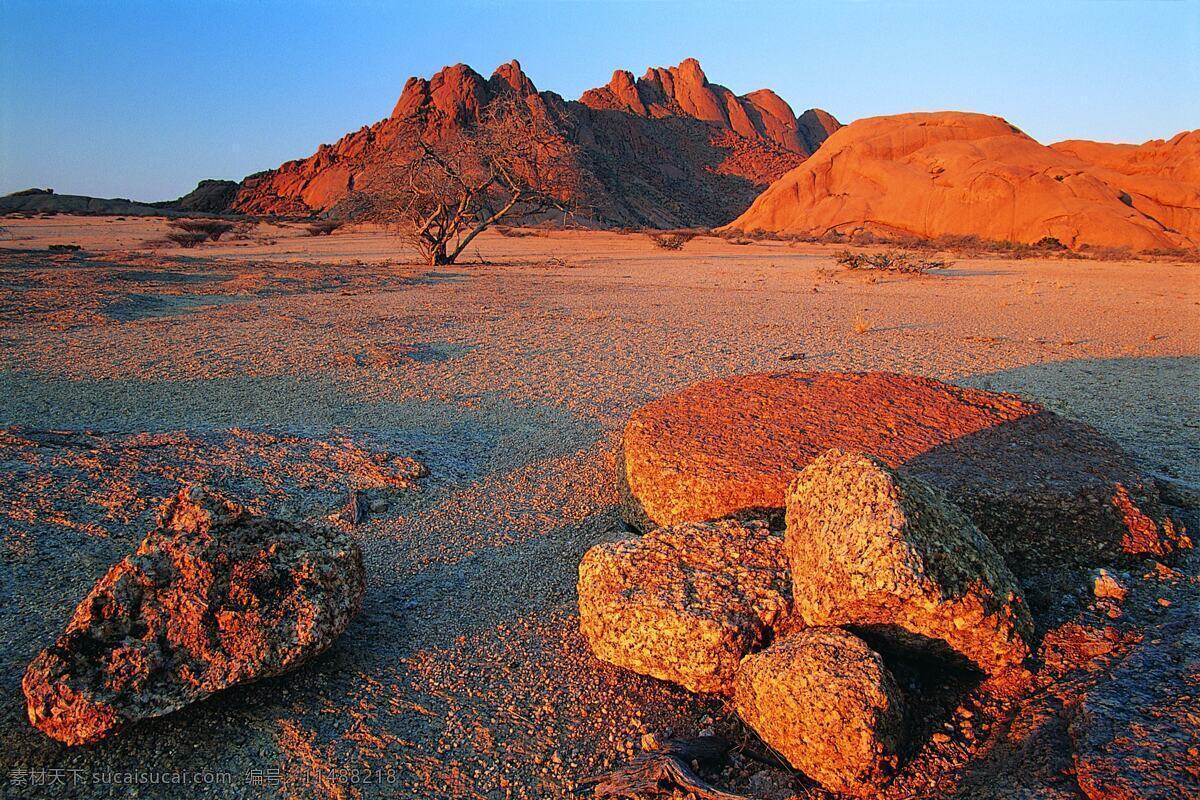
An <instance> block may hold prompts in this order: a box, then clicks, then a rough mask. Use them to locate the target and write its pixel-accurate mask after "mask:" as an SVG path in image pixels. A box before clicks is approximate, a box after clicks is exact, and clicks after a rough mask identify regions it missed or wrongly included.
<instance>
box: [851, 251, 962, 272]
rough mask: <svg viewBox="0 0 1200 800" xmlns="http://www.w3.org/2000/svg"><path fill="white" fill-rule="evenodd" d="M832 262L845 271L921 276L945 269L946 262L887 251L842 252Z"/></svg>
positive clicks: (903, 252)
mask: <svg viewBox="0 0 1200 800" xmlns="http://www.w3.org/2000/svg"><path fill="white" fill-rule="evenodd" d="M834 260H835V261H836V262H837V263H838V264H839V265H841V266H843V267H845V268H846V269H853V270H882V271H884V272H901V273H905V274H910V275H922V274H924V273H926V272H929V271H930V270H935V269H946V267H948V266H950V265H949V263H948V262H946V261H945V260H943V259H940V258H922V257H919V256H917V255H915V254H913V253H909V252H906V251H904V250H889V251H885V252H881V253H853V252H851V251H849V250H843V251H841V252H840V253H838V254H837V255H836V256H834Z"/></svg>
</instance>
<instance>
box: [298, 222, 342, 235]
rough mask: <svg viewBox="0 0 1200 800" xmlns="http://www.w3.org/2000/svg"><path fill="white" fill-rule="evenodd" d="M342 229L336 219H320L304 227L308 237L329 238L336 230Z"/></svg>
mask: <svg viewBox="0 0 1200 800" xmlns="http://www.w3.org/2000/svg"><path fill="white" fill-rule="evenodd" d="M340 227H342V222H341V221H340V220H336V219H320V220H317V221H316V222H314V223H312V224H311V225H308V226H307V227H305V229H304V230H306V231H308V235H309V236H329V235H331V234H332V233H333V232H334V231H336V230H337V229H338V228H340Z"/></svg>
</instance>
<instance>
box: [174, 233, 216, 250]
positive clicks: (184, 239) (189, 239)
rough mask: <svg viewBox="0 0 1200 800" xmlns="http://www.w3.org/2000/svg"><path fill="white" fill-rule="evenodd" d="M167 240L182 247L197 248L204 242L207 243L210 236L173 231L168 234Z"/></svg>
mask: <svg viewBox="0 0 1200 800" xmlns="http://www.w3.org/2000/svg"><path fill="white" fill-rule="evenodd" d="M166 240H167V241H168V242H170V243H172V244H176V245H179V246H180V247H195V246H196V245H198V244H200V243H202V242H207V241H208V234H207V233H201V232H199V231H171V232H169V233H168V234H167V236H166Z"/></svg>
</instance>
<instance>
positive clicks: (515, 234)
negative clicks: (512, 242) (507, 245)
mask: <svg viewBox="0 0 1200 800" xmlns="http://www.w3.org/2000/svg"><path fill="white" fill-rule="evenodd" d="M496 233H498V234H500V235H501V236H503V237H505V238H508V239H524V238H526V237H528V236H541V235H542V233H541V231H536V230H533V229H532V228H514V227H511V226H509V225H497V226H496Z"/></svg>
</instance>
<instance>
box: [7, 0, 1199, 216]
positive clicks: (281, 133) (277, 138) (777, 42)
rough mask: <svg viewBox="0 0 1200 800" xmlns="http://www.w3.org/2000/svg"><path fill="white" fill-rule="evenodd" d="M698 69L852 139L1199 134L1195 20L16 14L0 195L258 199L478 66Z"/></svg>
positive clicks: (570, 13) (1106, 7)
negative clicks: (835, 122)
mask: <svg viewBox="0 0 1200 800" xmlns="http://www.w3.org/2000/svg"><path fill="white" fill-rule="evenodd" d="M1047 6H1049V7H1047ZM687 56H695V57H697V58H699V59H700V62H701V64H702V65H703V66H704V69H705V71H706V72H707V73H708V76H709V79H710V80H712V81H713V82H716V83H722V84H724V85H726V86H728V87H730V88H731V89H733V90H734V91H736V92H738V93H744V92H747V91H751V90H753V89H758V88H761V87H764V86H768V87H771V88H773V89H775V90H776V91H777V92H778V93H779V94H780V95H782V96H783V98H784V99H785V100H787V101H788V102H789V103H791V104H792V106H793V108H795V109H796V110H797V111H798V112H799V111H801V110H803V109H805V108H809V107H812V106H819V107H822V108H825V109H827V110H829V111H831V112H833V113H834V114H835V115H836V116H837V117H838V118H840V119H841V120H843V121H850V120H853V119H856V118H858V117H864V116H874V115H877V114H892V113H898V112H903V111H913V110H934V109H961V110H971V111H984V112H988V113H993V114H999V115H1001V116H1004V117H1006V118H1008V119H1009V120H1010V121H1011V122H1013V123H1014V124H1016V125H1018V126H1019V127H1021V128H1022V129H1023V130H1025V131H1026V132H1027V133H1029V134H1030V135H1032V136H1034V137H1035V138H1037V139H1039V140H1041V141H1044V142H1052V141H1057V140H1060V139H1066V138H1090V139H1102V140H1108V141H1133V142H1140V141H1144V140H1146V139H1150V138H1157V137H1165V136H1170V135H1172V134H1174V133H1177V132H1179V131H1180V130H1186V129H1190V128H1196V127H1200V0H1180V1H1179V2H1122V1H1121V0H1107V1H1104V2H1063V3H1055V4H1049V3H1035V2H1030V3H1023V2H996V3H983V2H978V1H977V0H963V1H962V2H895V3H881V2H842V3H836V2H835V3H821V4H815V3H814V4H802V3H765V2H764V3H753V2H748V3H740V4H733V3H715V2H714V3H706V2H699V1H697V2H684V3H677V2H618V3H599V2H597V3H586V2H568V1H567V0H562V1H560V2H528V3H521V2H506V3H501V2H446V1H445V0H443V1H442V2H432V1H431V2H427V3H399V2H397V3H385V2H367V1H366V0H360V1H358V2H355V1H354V0H346V1H344V2H333V0H326V1H318V0H307V1H302V0H294V1H293V2H286V3H285V2H271V0H243V2H232V1H231V0H226V1H225V2H218V1H217V0H188V1H186V2H185V0H143V1H135V0H128V1H127V2H117V1H116V0H110V1H108V2H105V1H104V0H95V1H94V2H55V0H0V193H7V192H10V191H13V190H16V189H23V188H26V187H29V186H49V187H53V188H54V189H56V190H57V191H59V192H64V193H76V194H89V195H95V196H104V197H107V196H124V197H133V198H136V199H142V200H157V199H167V198H172V197H176V196H178V195H180V194H182V193H183V192H185V191H188V190H189V189H191V188H192V186H193V185H194V184H195V183H196V181H197V180H198V179H200V178H232V179H240V178H242V177H243V176H245V175H246V174H248V173H251V172H255V171H258V170H261V169H267V168H270V167H274V166H276V165H278V164H279V163H281V162H282V161H285V160H288V159H291V158H297V157H302V156H307V155H309V154H311V153H312V152H313V151H314V150H315V149H316V147H317V145H319V144H321V143H322V142H332V141H334V140H336V139H337V138H338V137H340V136H341V135H342V134H344V133H347V132H349V131H351V130H355V129H357V128H359V127H361V126H362V125H366V124H370V123H372V122H375V121H376V120H378V119H381V118H383V117H385V116H387V115H388V114H389V113H390V111H391V108H392V105H393V103H394V102H395V100H396V97H397V96H398V95H399V93H400V90H401V88H402V87H403V85H404V81H405V79H406V78H407V77H408V76H410V75H430V74H432V73H433V72H435V71H436V70H437V69H438V68H440V67H441V66H443V65H445V64H452V63H455V62H460V61H461V62H465V63H468V64H470V65H471V66H473V67H474V68H475V69H477V70H479V71H480V72H482V73H484V74H485V75H487V74H490V73H491V71H492V69H494V68H495V66H496V65H497V64H499V63H501V62H503V61H507V60H509V59H511V58H514V57H515V58H518V59H519V60H520V61H521V63H522V65H523V66H524V67H525V71H526V72H527V73H528V74H529V76H530V77H531V78H532V79H533V81H534V83H536V84H537V86H538V88H539V89H550V90H553V91H556V92H558V93H560V94H562V95H563V96H564V97H567V98H570V99H573V98H577V97H578V96H579V94H580V93H581V92H582V91H583V90H584V89H587V88H589V87H592V86H597V85H601V84H603V83H606V82H607V81H608V78H609V76H610V75H611V73H612V71H613V70H614V69H616V68H623V69H629V70H631V71H633V72H634V73H635V74H637V75H640V74H642V72H644V71H645V69H646V67H648V66H651V65H670V64H676V63H678V62H679V61H680V60H681V59H683V58H685V57H687Z"/></svg>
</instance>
